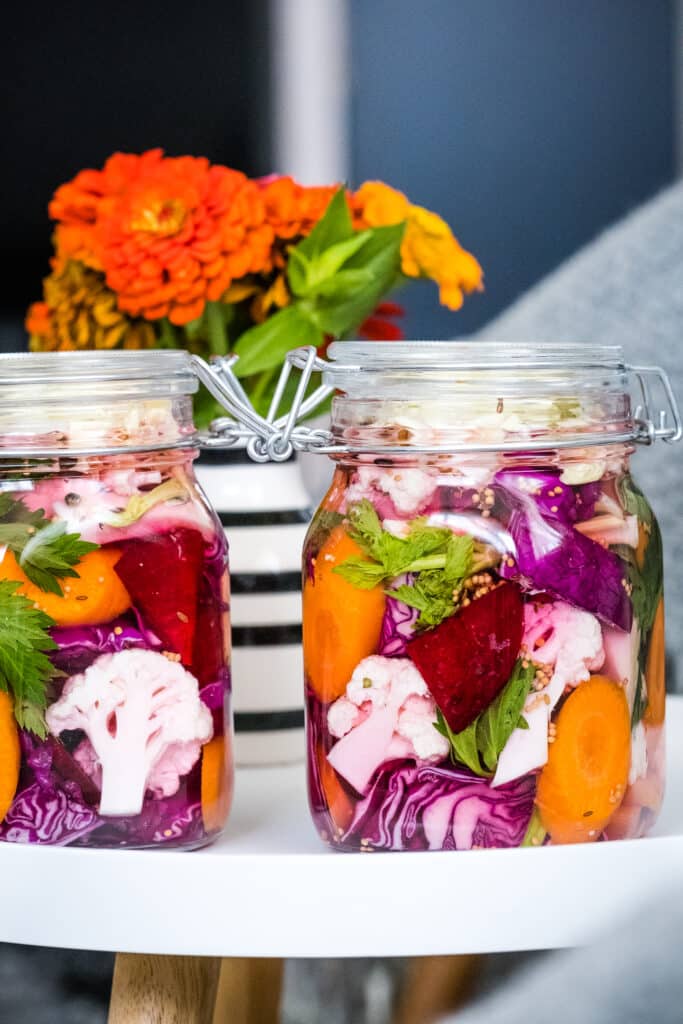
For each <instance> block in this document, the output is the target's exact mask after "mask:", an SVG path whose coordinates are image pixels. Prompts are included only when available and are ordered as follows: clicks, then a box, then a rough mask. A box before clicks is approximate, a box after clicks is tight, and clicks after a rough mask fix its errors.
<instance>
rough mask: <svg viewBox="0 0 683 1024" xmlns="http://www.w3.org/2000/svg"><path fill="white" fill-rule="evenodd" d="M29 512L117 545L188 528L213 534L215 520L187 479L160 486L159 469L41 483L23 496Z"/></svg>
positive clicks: (99, 541) (84, 537) (173, 478)
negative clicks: (39, 513) (40, 512)
mask: <svg viewBox="0 0 683 1024" xmlns="http://www.w3.org/2000/svg"><path fill="white" fill-rule="evenodd" d="M21 498H22V500H23V501H24V502H25V504H26V505H27V506H28V507H29V508H30V509H33V510H35V509H39V508H42V509H43V510H44V512H45V514H46V515H47V516H48V518H50V519H56V520H58V521H60V522H63V523H65V525H66V530H67V532H68V533H78V534H79V535H80V537H81V539H82V540H87V541H93V542H95V543H97V544H112V543H114V544H115V543H118V542H120V541H123V540H130V539H131V538H135V537H146V536H148V535H149V533H150V532H154V531H156V532H159V533H164V532H166V531H169V530H173V529H178V528H179V527H183V526H187V527H190V528H191V529H194V530H196V529H200V530H201V531H202V532H203V533H204V535H205V536H210V535H212V532H213V529H214V527H213V524H212V521H211V518H210V516H209V515H208V513H207V512H206V511H205V510H204V508H203V507H202V506H201V505H200V503H199V502H197V501H195V500H193V498H192V495H191V494H190V492H189V490H188V488H187V486H186V484H185V482H184V480H183V479H181V478H179V477H177V476H171V477H170V478H169V479H167V480H165V481H164V482H163V483H162V482H161V475H160V473H158V472H157V471H151V470H150V471H144V472H134V471H128V470H115V471H110V472H107V473H103V474H102V476H101V477H99V478H92V477H83V478H81V477H57V478H55V479H45V480H40V481H39V482H38V483H37V484H36V486H35V488H34V489H33V490H32V491H26V492H22V493H21Z"/></svg>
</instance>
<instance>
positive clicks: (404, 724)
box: [396, 697, 450, 761]
mask: <svg viewBox="0 0 683 1024" xmlns="http://www.w3.org/2000/svg"><path fill="white" fill-rule="evenodd" d="M434 722H435V707H434V701H433V700H432V698H431V697H409V698H408V700H407V701H406V702H405V704H404V705H403V707H402V708H401V710H400V711H399V715H398V723H397V725H396V732H397V733H398V734H399V736H402V737H403V738H404V739H406V740H409V741H410V743H411V744H412V748H413V751H414V752H415V756H416V757H418V758H419V759H420V760H421V761H443V760H444V758H446V757H448V754H449V751H450V745H449V743H448V740H447V739H446V737H445V736H442V735H441V733H439V732H437V731H436V729H435V728H434Z"/></svg>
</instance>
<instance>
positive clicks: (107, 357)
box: [0, 349, 198, 403]
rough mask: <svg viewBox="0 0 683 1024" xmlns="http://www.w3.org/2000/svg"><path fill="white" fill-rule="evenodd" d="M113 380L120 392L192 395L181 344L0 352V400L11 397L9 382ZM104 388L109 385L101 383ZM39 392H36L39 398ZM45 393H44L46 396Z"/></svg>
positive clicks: (193, 381)
mask: <svg viewBox="0 0 683 1024" xmlns="http://www.w3.org/2000/svg"><path fill="white" fill-rule="evenodd" d="M100 384H102V385H110V384H111V385H114V388H113V389H111V393H112V394H114V395H115V397H117V398H118V397H121V396H122V395H123V394H129V395H135V394H138V393H141V394H149V392H150V390H154V393H155V395H156V396H157V397H159V396H160V395H173V394H181V395H191V394H194V392H195V391H196V390H197V388H198V383H197V378H196V376H195V374H194V371H193V369H192V362H191V357H190V355H189V353H188V352H185V351H184V350H182V349H153V350H149V351H138V350H135V351H116V352H108V351H103V350H101V349H97V350H88V351H84V352H12V353H3V354H0V403H2V402H7V401H12V395H11V394H10V393H5V391H4V389H5V388H8V387H31V388H39V387H41V386H42V385H50V388H51V389H52V387H53V385H59V387H60V389H62V388H63V389H64V391H63V392H61V391H60V394H67V393H69V389H70V388H73V389H74V391H75V390H78V389H81V390H82V389H83V385H87V386H88V387H89V388H92V386H93V385H100ZM104 390H105V391H108V392H109V390H110V389H108V388H106V387H105V388H104ZM42 397H43V396H41V395H40V394H38V395H36V398H37V400H38V401H40V400H41V398H42ZM45 397H47V396H45Z"/></svg>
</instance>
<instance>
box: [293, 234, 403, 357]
mask: <svg viewBox="0 0 683 1024" xmlns="http://www.w3.org/2000/svg"><path fill="white" fill-rule="evenodd" d="M404 230H405V224H393V225H391V226H389V227H382V228H372V229H371V230H370V231H369V233H368V234H369V237H368V239H367V241H366V242H365V244H364V245H363V247H362V248H361V249H359V250H358V251H357V252H355V253H354V254H353V255H352V256H351V257H350V258H349V259H348V260H347V261H346V262H345V263H344V271H345V272H347V271H353V270H362V271H365V280H366V281H367V282H368V283H367V284H366V285H365V286H364V287H362V288H359V289H358V290H357V291H355V290H354V289H349V288H348V287H345V288H343V289H340V290H339V292H338V293H336V294H335V291H334V290H332V294H329V295H322V296H319V297H318V298H317V299H316V300H315V303H314V306H313V309H312V312H311V318H312V319H313V320H314V321H315V323H316V324H317V325H318V327H319V328H320V329H321V330H322V331H323V332H324V333H325V334H332V335H334V337H336V338H339V337H342V336H343V335H344V334H346V333H347V332H349V331H351V330H354V329H355V328H357V327H358V325H359V324H360V323H362V322H363V320H364V319H365V318H366V317H367V316H369V315H370V314H371V313H372V312H373V310H374V309H375V307H376V306H377V303H378V302H379V301H380V299H381V298H382V296H384V295H386V294H387V293H388V292H389V291H390V290H391V288H392V287H393V285H394V284H395V283H396V281H397V280H398V278H399V276H400V269H401V241H402V240H403V232H404ZM346 283H348V278H347V281H346Z"/></svg>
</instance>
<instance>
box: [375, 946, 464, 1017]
mask: <svg viewBox="0 0 683 1024" xmlns="http://www.w3.org/2000/svg"><path fill="white" fill-rule="evenodd" d="M480 963H481V958H480V957H478V956H421V957H415V958H413V959H412V960H410V961H409V963H408V966H407V968H406V973H405V977H404V980H403V985H402V986H401V992H400V993H399V998H398V1005H397V1008H396V1013H395V1015H394V1018H393V1024H431V1022H432V1021H434V1020H436V1019H437V1018H438V1017H440V1016H441V1015H442V1014H445V1013H448V1012H449V1011H453V1010H457V1009H458V1008H459V1007H461V1006H462V1005H463V1003H465V1002H467V999H468V998H469V995H470V991H471V988H472V983H473V982H474V979H475V977H476V974H477V970H478V967H479V965H480Z"/></svg>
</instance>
